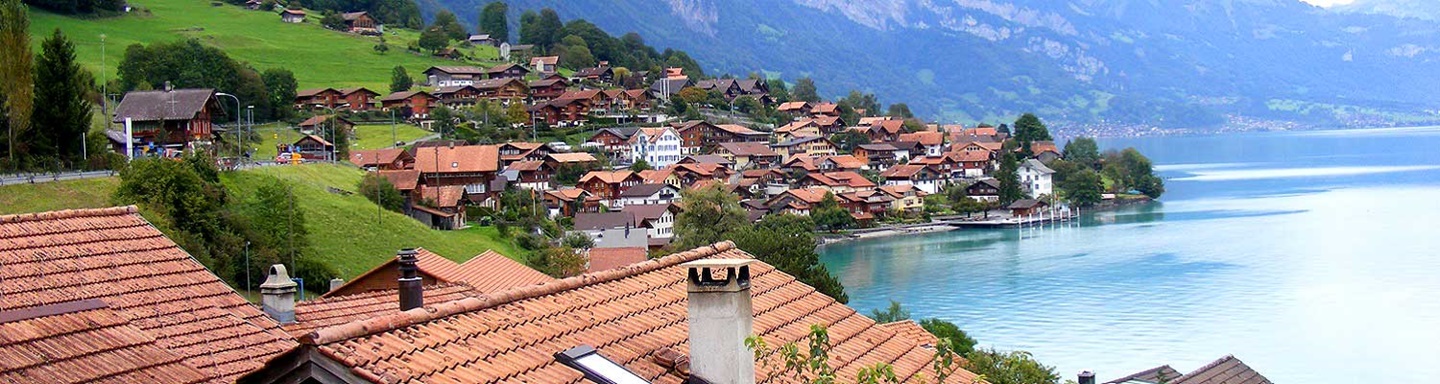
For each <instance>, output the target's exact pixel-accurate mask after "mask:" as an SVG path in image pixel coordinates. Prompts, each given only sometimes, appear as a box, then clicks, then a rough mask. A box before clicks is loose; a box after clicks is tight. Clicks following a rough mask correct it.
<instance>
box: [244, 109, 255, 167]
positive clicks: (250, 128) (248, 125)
mask: <svg viewBox="0 0 1440 384" xmlns="http://www.w3.org/2000/svg"><path fill="white" fill-rule="evenodd" d="M245 112H246V117H245V120H246V122H245V131H246V133H253V132H255V106H254V105H247V106H245ZM241 142H244V139H241ZM240 155H241V156H244V157H245V158H247V159H248V158H250V156H249V154H248V153H245V150H244V149H241V150H240Z"/></svg>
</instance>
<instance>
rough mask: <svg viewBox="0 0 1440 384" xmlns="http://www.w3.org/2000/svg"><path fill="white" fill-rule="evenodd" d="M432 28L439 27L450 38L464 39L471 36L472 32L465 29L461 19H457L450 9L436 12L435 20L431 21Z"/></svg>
mask: <svg viewBox="0 0 1440 384" xmlns="http://www.w3.org/2000/svg"><path fill="white" fill-rule="evenodd" d="M430 28H439V29H440V31H442V32H445V37H448V38H450V40H456V41H464V40H465V39H466V38H469V37H470V33H469V32H466V31H465V26H463V25H460V20H459V19H456V18H455V14H454V13H450V11H440V12H435V20H434V21H432V22H430Z"/></svg>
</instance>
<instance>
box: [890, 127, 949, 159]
mask: <svg viewBox="0 0 1440 384" xmlns="http://www.w3.org/2000/svg"><path fill="white" fill-rule="evenodd" d="M895 141H907V142H915V143H920V146H922V147H925V156H940V154H941V153H944V152H945V149H946V148H945V134H942V133H940V132H914V133H901V134H900V135H899V136H898V137H896V138H895Z"/></svg>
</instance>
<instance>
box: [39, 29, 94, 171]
mask: <svg viewBox="0 0 1440 384" xmlns="http://www.w3.org/2000/svg"><path fill="white" fill-rule="evenodd" d="M41 51H42V53H41V54H40V57H39V58H37V60H36V63H35V100H36V103H35V113H34V115H33V116H32V120H31V121H32V122H33V123H32V127H33V129H32V130H31V134H29V135H26V136H23V137H25V140H26V141H27V142H29V143H31V145H32V146H33V147H32V152H31V154H32V155H44V156H53V157H54V158H55V159H63V160H66V161H74V160H78V159H80V156H81V153H82V151H83V150H84V149H83V148H84V146H85V134H86V133H87V132H88V131H89V130H90V102H89V101H88V100H86V99H85V93H86V91H87V90H88V89H89V88H90V84H87V82H88V81H89V79H90V77H89V76H88V75H87V74H86V72H84V70H83V69H81V68H80V64H79V63H77V62H76V61H75V44H74V43H71V42H70V39H68V38H66V37H65V35H64V34H63V33H61V32H60V29H59V28H56V29H55V33H54V34H52V35H50V37H49V38H47V39H45V41H44V42H43V43H41Z"/></svg>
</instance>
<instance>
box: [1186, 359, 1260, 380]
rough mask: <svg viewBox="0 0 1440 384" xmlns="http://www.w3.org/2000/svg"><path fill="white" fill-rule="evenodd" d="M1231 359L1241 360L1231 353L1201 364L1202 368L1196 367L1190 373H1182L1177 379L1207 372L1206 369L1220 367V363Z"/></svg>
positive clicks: (1242, 362)
mask: <svg viewBox="0 0 1440 384" xmlns="http://www.w3.org/2000/svg"><path fill="white" fill-rule="evenodd" d="M1230 360H1240V359H1237V358H1235V355H1233V354H1231V355H1225V356H1224V357H1221V358H1219V359H1215V361H1211V362H1210V363H1209V364H1205V365H1202V366H1200V368H1195V370H1193V371H1190V373H1186V374H1184V375H1180V377H1178V378H1176V379H1177V380H1183V379H1184V378H1186V377H1190V376H1194V375H1195V374H1198V373H1200V372H1205V371H1206V370H1209V369H1212V368H1215V367H1218V366H1220V364H1224V363H1225V362H1227V361H1230ZM1240 363H1241V364H1244V363H1245V362H1244V361H1241V362H1240Z"/></svg>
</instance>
